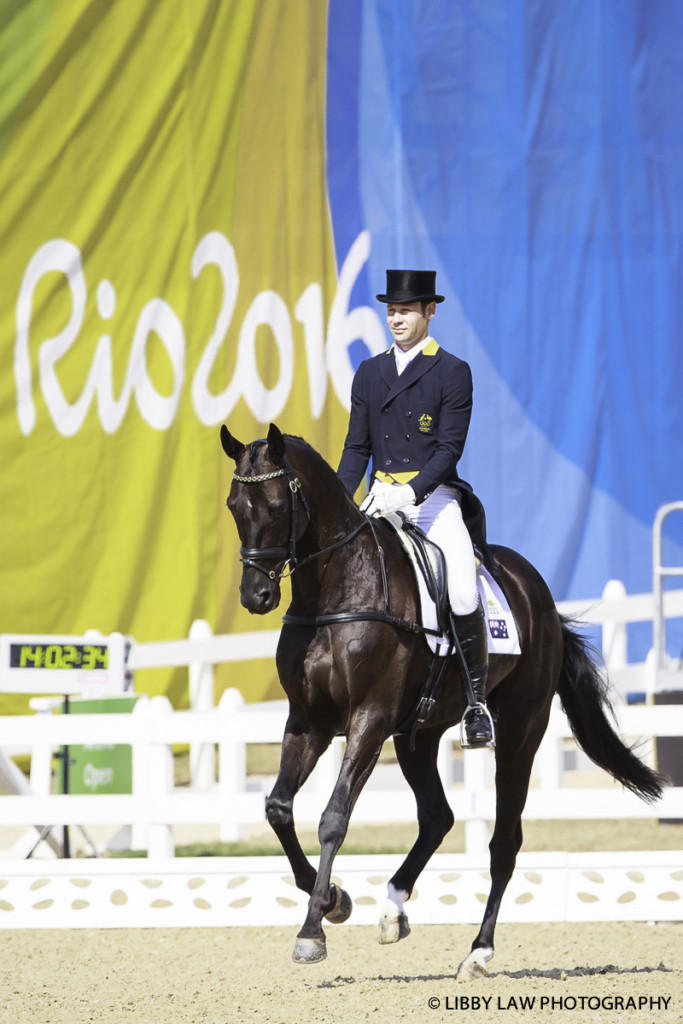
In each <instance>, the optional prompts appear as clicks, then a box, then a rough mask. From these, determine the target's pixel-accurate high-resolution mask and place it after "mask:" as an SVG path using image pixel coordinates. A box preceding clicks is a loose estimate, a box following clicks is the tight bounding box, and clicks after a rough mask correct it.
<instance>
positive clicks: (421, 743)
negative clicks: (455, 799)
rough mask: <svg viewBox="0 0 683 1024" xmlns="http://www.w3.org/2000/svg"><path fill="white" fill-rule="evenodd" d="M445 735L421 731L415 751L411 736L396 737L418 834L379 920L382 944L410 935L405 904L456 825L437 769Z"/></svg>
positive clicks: (436, 731)
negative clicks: (440, 743) (412, 800)
mask: <svg viewBox="0 0 683 1024" xmlns="http://www.w3.org/2000/svg"><path fill="white" fill-rule="evenodd" d="M442 734H443V728H439V729H427V730H425V731H424V732H418V733H417V735H416V737H415V750H414V751H413V752H411V750H410V741H409V738H408V737H407V736H395V737H394V747H395V748H396V756H397V758H398V763H399V765H400V767H401V771H402V772H403V775H404V776H405V779H406V781H407V782H408V785H409V786H410V788H411V789H412V791H413V793H414V794H415V800H416V802H417V821H418V835H417V839H416V841H415V844H414V845H413V847H412V849H411V850H410V853H409V854H408V856H407V857H406V859H405V860H404V861H403V863H402V864H401V866H400V868H399V869H398V871H397V872H396V874H395V875H394V876H393V878H392V879H391V880H390V882H389V884H388V887H387V901H386V903H385V905H384V909H383V911H382V915H381V917H380V920H379V933H378V940H379V942H380V943H389V942H398V941H399V939H404V938H405V937H406V936H407V935H409V934H410V927H409V925H408V916H407V914H406V912H405V910H404V909H403V904H404V903H405V901H406V900H407V899H409V897H410V894H411V893H412V891H413V887H414V885H415V882H416V881H417V879H418V877H419V876H420V874H421V873H422V871H423V869H424V867H425V865H426V864H427V862H428V861H429V859H430V857H431V856H432V854H433V853H434V852H435V850H437V849H438V847H439V846H440V845H441V842H442V840H443V838H444V836H445V835H446V834H447V833H448V832H450V830H451V828H452V827H453V820H454V819H453V812H452V810H451V808H450V806H449V803H448V800H447V799H446V794H445V793H444V789H443V785H442V782H441V778H440V777H439V772H438V769H437V755H438V752H439V741H440V739H441V736H442Z"/></svg>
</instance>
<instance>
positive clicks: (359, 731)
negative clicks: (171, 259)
mask: <svg viewBox="0 0 683 1024" xmlns="http://www.w3.org/2000/svg"><path fill="white" fill-rule="evenodd" d="M384 739H385V734H384V732H383V730H382V729H381V723H379V722H378V723H377V724H376V725H374V724H372V725H370V726H369V725H368V722H367V716H366V718H365V720H364V721H363V722H362V723H359V725H358V726H357V727H356V728H353V727H352V729H351V731H350V733H349V737H348V742H347V745H346V753H345V754H344V758H343V761H342V765H341V769H340V772H339V777H338V779H337V782H336V784H335V787H334V790H333V792H332V796H331V797H330V800H329V803H328V804H327V807H326V808H325V810H324V811H323V814H322V817H321V819H320V825H319V827H318V838H319V839H320V865H319V867H318V874H317V878H316V881H315V885H314V887H313V891H312V893H311V898H310V900H309V902H308V913H307V915H306V920H305V921H304V924H303V927H302V929H301V931H300V932H299V934H298V936H297V940H296V944H295V946H294V952H293V954H292V959H293V960H295V961H296V962H297V963H315V962H316V961H318V960H324V959H325V957H326V956H327V947H326V944H325V933H324V931H323V928H322V919H323V917H327V918H328V920H331V921H333V922H338V921H342V920H344V916H343V910H344V908H343V907H342V908H340V910H341V913H335V910H336V907H334V906H333V905H331V892H332V894H334V891H335V889H337V888H338V887H336V886H332V888H331V887H330V876H331V874H332V864H333V861H334V858H335V856H336V855H337V852H338V850H339V847H340V846H341V845H342V843H343V841H344V837H345V835H346V832H347V830H348V827H349V820H350V818H351V812H352V810H353V808H354V805H355V803H356V800H357V799H358V796H359V794H360V792H361V790H362V788H363V786H364V785H365V782H366V781H367V779H368V778H369V776H370V774H371V772H372V770H373V768H374V767H375V764H376V763H377V758H378V757H379V755H380V751H381V749H382V744H383V742H384ZM339 891H340V892H343V890H339ZM347 898H348V897H347ZM349 902H350V901H349ZM346 916H348V914H346Z"/></svg>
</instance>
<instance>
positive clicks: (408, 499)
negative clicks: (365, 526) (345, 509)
mask: <svg viewBox="0 0 683 1024" xmlns="http://www.w3.org/2000/svg"><path fill="white" fill-rule="evenodd" d="M414 504H415V491H414V490H413V488H412V487H411V486H410V484H400V485H399V486H398V487H397V486H396V484H378V483H375V484H373V487H372V490H371V491H370V493H369V494H368V496H367V497H366V498H364V499H363V501H362V503H361V506H360V508H361V512H365V513H367V515H369V516H381V515H382V514H383V513H384V512H397V511H398V510H399V509H400V508H405V507H406V505H414Z"/></svg>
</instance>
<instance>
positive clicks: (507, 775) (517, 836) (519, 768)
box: [457, 693, 552, 979]
mask: <svg viewBox="0 0 683 1024" xmlns="http://www.w3.org/2000/svg"><path fill="white" fill-rule="evenodd" d="M551 696H552V695H551V694H548V695H547V697H546V700H545V702H544V704H543V705H542V706H541V707H538V708H535V709H533V710H532V709H531V707H530V706H529V705H528V704H524V705H521V706H520V704H517V706H514V701H507V700H506V698H504V697H503V694H502V693H501V694H500V699H499V706H498V729H497V737H496V822H495V826H494V829H493V835H492V837H491V842H490V843H489V850H490V854H491V889H490V892H489V898H488V901H487V903H486V910H485V911H484V917H483V920H482V924H481V928H480V929H479V932H478V934H477V937H476V938H475V940H474V942H473V943H472V949H471V951H470V953H469V955H468V956H467V957H466V958H465V959H464V960H463V962H462V963H461V964H460V967H459V968H458V974H457V977H458V978H460V979H463V978H473V977H476V976H477V975H482V974H486V964H487V962H488V961H489V960H490V959H491V958H492V956H493V935H494V931H495V928H496V921H497V919H498V911H499V910H500V904H501V900H502V898H503V895H504V893H505V890H506V888H507V885H508V882H509V881H510V879H511V878H512V873H513V871H514V870H515V863H516V861H517V854H518V852H519V849H520V847H521V845H522V811H523V810H524V804H525V803H526V798H527V793H528V792H529V780H530V778H531V769H532V766H533V763H534V757H535V755H536V751H537V750H538V747H539V745H540V742H541V739H542V738H543V734H544V732H545V730H546V727H547V724H548V715H549V713H550V698H551ZM504 702H505V705H506V706H503V704H504Z"/></svg>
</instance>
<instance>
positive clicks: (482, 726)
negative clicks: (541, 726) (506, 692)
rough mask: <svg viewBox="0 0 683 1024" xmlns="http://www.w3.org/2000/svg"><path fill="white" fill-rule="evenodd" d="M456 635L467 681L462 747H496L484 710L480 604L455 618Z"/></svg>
mask: <svg viewBox="0 0 683 1024" xmlns="http://www.w3.org/2000/svg"><path fill="white" fill-rule="evenodd" d="M453 624H454V627H455V634H456V636H457V638H458V643H459V644H460V650H461V651H462V655H463V659H464V662H465V666H464V667H463V666H462V665H461V673H462V674H463V675H464V674H465V669H466V671H467V674H468V675H469V680H467V679H464V678H463V694H464V697H465V701H466V705H467V706H466V707H465V710H464V712H463V716H462V726H461V740H462V745H463V746H464V747H492V746H494V744H495V739H494V731H493V721H492V719H491V713H490V712H489V709H488V708H487V707H486V679H487V676H488V669H489V648H488V635H487V632H486V616H485V614H484V609H483V607H482V604H481V601H479V604H478V606H477V608H476V609H475V611H473V612H470V614H469V615H454V616H453Z"/></svg>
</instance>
